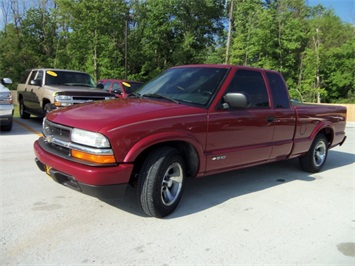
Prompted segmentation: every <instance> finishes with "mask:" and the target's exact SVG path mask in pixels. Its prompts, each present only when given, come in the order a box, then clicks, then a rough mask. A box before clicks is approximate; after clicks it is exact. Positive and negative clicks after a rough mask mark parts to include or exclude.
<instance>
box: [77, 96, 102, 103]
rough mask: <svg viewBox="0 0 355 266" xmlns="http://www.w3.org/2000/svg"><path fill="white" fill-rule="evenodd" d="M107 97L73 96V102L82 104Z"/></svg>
mask: <svg viewBox="0 0 355 266" xmlns="http://www.w3.org/2000/svg"><path fill="white" fill-rule="evenodd" d="M106 97H107V96H88V97H85V96H73V100H74V101H82V102H89V101H99V100H105V99H106Z"/></svg>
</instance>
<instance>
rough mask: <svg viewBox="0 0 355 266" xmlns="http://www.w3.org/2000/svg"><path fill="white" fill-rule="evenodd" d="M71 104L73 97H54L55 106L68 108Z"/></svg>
mask: <svg viewBox="0 0 355 266" xmlns="http://www.w3.org/2000/svg"><path fill="white" fill-rule="evenodd" d="M72 104H73V96H68V95H56V96H55V97H54V105H55V106H69V105H72Z"/></svg>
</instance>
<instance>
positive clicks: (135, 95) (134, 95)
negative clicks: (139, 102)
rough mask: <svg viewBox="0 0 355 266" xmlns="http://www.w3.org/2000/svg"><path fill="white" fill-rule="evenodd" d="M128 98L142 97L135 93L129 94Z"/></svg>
mask: <svg viewBox="0 0 355 266" xmlns="http://www.w3.org/2000/svg"><path fill="white" fill-rule="evenodd" d="M128 98H140V99H142V98H143V96H142V95H141V94H139V93H137V92H131V93H130V94H128Z"/></svg>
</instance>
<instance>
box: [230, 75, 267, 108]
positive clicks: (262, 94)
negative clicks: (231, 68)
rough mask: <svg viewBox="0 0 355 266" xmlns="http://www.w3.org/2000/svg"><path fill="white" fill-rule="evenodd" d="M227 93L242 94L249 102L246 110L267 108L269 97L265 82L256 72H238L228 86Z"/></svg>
mask: <svg viewBox="0 0 355 266" xmlns="http://www.w3.org/2000/svg"><path fill="white" fill-rule="evenodd" d="M228 92H241V93H244V94H245V95H246V96H247V98H248V101H249V106H248V108H265V107H269V97H268V93H267V90H266V86H265V82H264V79H263V77H262V75H261V73H260V72H258V71H252V70H238V71H237V72H236V73H235V76H234V78H233V80H232V82H231V83H230V84H229V86H228V89H227V93H228Z"/></svg>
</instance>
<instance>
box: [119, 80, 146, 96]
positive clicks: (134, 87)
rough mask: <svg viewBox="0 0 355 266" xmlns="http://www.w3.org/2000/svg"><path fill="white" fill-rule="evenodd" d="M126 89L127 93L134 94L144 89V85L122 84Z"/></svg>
mask: <svg viewBox="0 0 355 266" xmlns="http://www.w3.org/2000/svg"><path fill="white" fill-rule="evenodd" d="M122 84H123V86H124V89H125V91H126V93H128V94H129V93H133V92H135V91H137V90H138V89H139V88H140V87H142V85H143V83H141V82H132V81H129V82H122Z"/></svg>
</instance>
